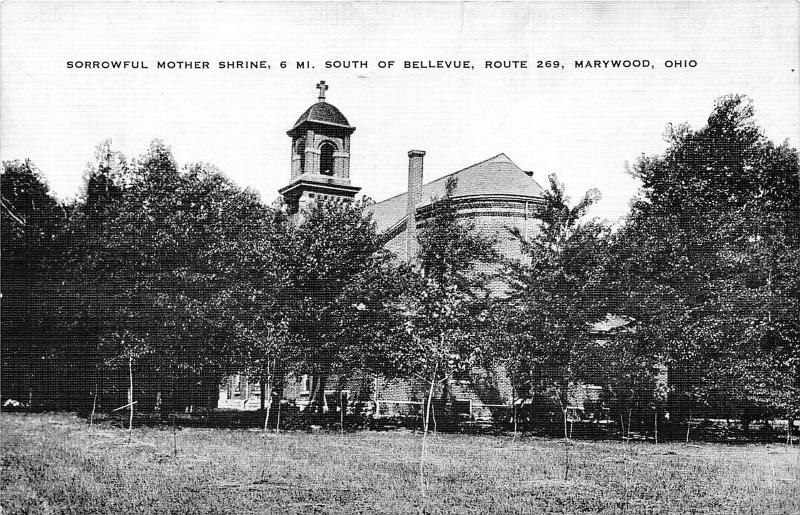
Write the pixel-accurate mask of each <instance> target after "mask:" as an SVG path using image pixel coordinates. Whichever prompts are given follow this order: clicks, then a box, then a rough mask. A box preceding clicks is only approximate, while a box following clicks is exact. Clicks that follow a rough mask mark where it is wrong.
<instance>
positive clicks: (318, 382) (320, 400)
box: [308, 375, 328, 414]
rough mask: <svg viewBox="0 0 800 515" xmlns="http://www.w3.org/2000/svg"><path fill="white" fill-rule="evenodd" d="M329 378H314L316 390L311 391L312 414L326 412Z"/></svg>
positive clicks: (310, 404) (310, 406)
mask: <svg viewBox="0 0 800 515" xmlns="http://www.w3.org/2000/svg"><path fill="white" fill-rule="evenodd" d="M327 379H328V378H327V377H326V376H323V375H319V376H314V377H313V379H312V380H313V382H314V388H313V390H312V391H311V398H310V399H309V403H308V406H309V409H311V413H317V414H321V413H323V412H324V411H325V383H326V382H327Z"/></svg>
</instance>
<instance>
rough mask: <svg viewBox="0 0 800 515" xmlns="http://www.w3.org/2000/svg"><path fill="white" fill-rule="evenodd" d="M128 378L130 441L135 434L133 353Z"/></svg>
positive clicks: (129, 363)
mask: <svg viewBox="0 0 800 515" xmlns="http://www.w3.org/2000/svg"><path fill="white" fill-rule="evenodd" d="M128 378H129V380H130V388H129V389H128V404H130V408H131V411H130V416H129V417H128V443H130V441H131V438H132V436H133V354H128Z"/></svg>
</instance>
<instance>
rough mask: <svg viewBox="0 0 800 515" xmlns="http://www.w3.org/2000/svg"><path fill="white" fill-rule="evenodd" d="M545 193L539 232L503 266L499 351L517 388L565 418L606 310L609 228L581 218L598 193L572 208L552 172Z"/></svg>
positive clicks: (584, 198) (583, 373) (594, 192)
mask: <svg viewBox="0 0 800 515" xmlns="http://www.w3.org/2000/svg"><path fill="white" fill-rule="evenodd" d="M549 180H550V188H549V189H548V190H546V191H545V193H544V195H543V200H544V202H543V204H542V206H541V209H540V211H539V213H538V216H539V218H540V223H539V230H538V231H537V232H536V233H535V235H534V236H533V238H532V239H531V240H530V241H528V242H524V243H525V248H526V250H527V258H528V259H526V260H522V261H519V262H513V263H509V264H508V274H507V277H508V278H509V285H510V292H509V296H508V298H506V299H505V301H504V305H503V311H504V313H502V315H503V318H504V320H503V326H504V331H505V337H503V338H501V339H499V340H498V349H497V354H499V356H500V357H501V359H503V361H504V362H505V363H506V368H507V370H508V372H509V375H510V377H511V379H512V383H513V384H514V387H515V389H516V390H517V391H519V392H526V391H527V392H529V393H531V394H533V395H541V394H544V395H545V397H546V398H549V399H550V400H552V401H553V402H554V403H555V404H557V405H558V406H559V408H560V411H561V412H562V414H563V417H564V421H565V426H564V427H565V436H566V417H567V406H569V404H570V393H571V389H572V388H573V386H574V385H577V384H578V383H579V382H580V381H582V380H583V379H584V378H585V376H586V365H587V360H586V357H587V356H586V352H587V349H588V348H589V347H590V346H591V344H592V340H593V338H594V336H593V335H592V334H591V333H590V331H589V329H590V326H591V324H593V323H594V322H596V321H597V320H599V319H600V318H601V317H602V316H604V315H605V313H606V311H605V307H606V306H605V304H604V300H605V299H604V291H603V278H604V275H603V270H604V265H605V259H606V255H607V250H606V240H605V235H606V232H607V228H606V227H605V226H604V225H603V224H601V223H598V222H594V221H592V222H581V221H580V219H581V218H582V217H583V216H584V214H585V212H586V210H587V209H588V208H589V207H590V206H591V205H592V204H593V203H594V202H595V201H596V200H597V199H598V198H599V193H598V192H597V191H596V190H591V191H589V192H587V193H586V194H585V195H584V197H583V198H582V199H581V201H580V202H578V203H577V204H576V205H575V206H572V207H570V205H569V198H568V197H567V196H566V193H565V190H564V185H563V184H562V183H561V182H559V181H558V178H557V177H556V176H555V175H551V176H550V177H549Z"/></svg>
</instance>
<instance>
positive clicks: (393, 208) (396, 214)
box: [367, 154, 544, 231]
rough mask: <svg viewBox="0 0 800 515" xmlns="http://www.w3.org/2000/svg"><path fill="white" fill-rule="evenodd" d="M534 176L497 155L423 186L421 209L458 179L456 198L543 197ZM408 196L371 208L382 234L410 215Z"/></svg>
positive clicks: (401, 196) (454, 196)
mask: <svg viewBox="0 0 800 515" xmlns="http://www.w3.org/2000/svg"><path fill="white" fill-rule="evenodd" d="M531 175H532V174H531V173H530V172H526V171H524V170H522V169H521V168H520V167H519V166H517V165H516V164H514V162H513V161H511V159H509V158H508V156H507V155H505V154H497V155H496V156H494V157H492V158H489V159H487V160H485V161H481V162H480V163H476V164H474V165H472V166H468V167H467V168H464V169H463V170H459V171H457V172H453V173H451V174H449V175H445V176H444V177H440V178H439V179H436V180H435V181H431V182H429V183H427V184H424V185H423V186H422V202H421V203H420V204H418V205H417V208H420V207H424V206H426V205H429V204H431V203H432V202H433V201H434V200H437V199H441V198H443V197H444V196H445V193H446V189H447V182H448V181H449V180H450V178H451V177H453V178H455V179H456V186H455V189H454V190H453V192H452V198H454V199H456V198H459V197H479V198H480V197H492V198H497V197H507V198H517V199H520V198H541V196H542V193H543V192H544V190H543V188H542V187H541V186H540V185H539V184H538V183H537V182H536V181H535V180H533V178H532V176H531ZM406 198H407V194H406V193H401V194H400V195H397V196H394V197H391V198H388V199H386V200H384V201H383V202H378V203H377V204H375V205H373V206H370V207H369V208H367V212H371V213H372V218H373V220H375V222H376V223H377V225H378V230H379V231H385V230H386V229H389V228H390V227H392V226H393V225H395V224H396V223H397V222H399V221H400V220H401V219H402V218H404V217H405V216H406V209H407V205H406V203H407V200H406Z"/></svg>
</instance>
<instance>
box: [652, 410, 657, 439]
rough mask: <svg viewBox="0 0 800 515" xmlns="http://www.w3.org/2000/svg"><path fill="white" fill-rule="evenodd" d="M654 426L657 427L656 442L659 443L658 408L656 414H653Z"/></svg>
mask: <svg viewBox="0 0 800 515" xmlns="http://www.w3.org/2000/svg"><path fill="white" fill-rule="evenodd" d="M653 427H654V428H655V433H656V443H658V410H656V412H655V414H654V415H653Z"/></svg>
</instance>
